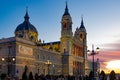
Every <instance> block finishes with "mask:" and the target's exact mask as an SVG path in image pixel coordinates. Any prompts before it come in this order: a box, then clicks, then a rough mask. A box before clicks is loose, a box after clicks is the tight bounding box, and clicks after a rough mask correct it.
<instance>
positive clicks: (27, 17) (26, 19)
mask: <svg viewBox="0 0 120 80" xmlns="http://www.w3.org/2000/svg"><path fill="white" fill-rule="evenodd" d="M24 18H25V21H29V15H28V7H26V14H25V16H24Z"/></svg>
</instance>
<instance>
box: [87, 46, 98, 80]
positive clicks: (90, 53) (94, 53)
mask: <svg viewBox="0 0 120 80" xmlns="http://www.w3.org/2000/svg"><path fill="white" fill-rule="evenodd" d="M87 53H88V54H89V55H91V56H92V60H93V62H92V69H93V75H92V76H93V80H95V71H94V70H95V68H94V67H95V65H94V56H95V55H96V54H98V53H99V47H97V48H96V51H95V50H94V45H92V51H91V52H90V50H88V51H87Z"/></svg>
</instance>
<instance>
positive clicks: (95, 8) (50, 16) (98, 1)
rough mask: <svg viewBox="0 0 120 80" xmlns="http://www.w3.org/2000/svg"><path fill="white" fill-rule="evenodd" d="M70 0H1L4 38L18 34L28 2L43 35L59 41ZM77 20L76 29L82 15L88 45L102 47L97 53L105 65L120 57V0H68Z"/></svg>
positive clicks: (0, 33)
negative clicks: (66, 4)
mask: <svg viewBox="0 0 120 80" xmlns="http://www.w3.org/2000/svg"><path fill="white" fill-rule="evenodd" d="M65 2H66V0H0V38H8V37H13V36H14V30H15V29H16V27H17V26H18V25H19V24H20V23H22V22H23V21H24V15H25V12H26V6H28V13H29V16H30V22H31V23H32V24H33V25H34V26H35V27H36V28H37V30H38V32H39V39H41V40H44V41H45V42H51V41H59V40H60V33H61V23H60V22H61V17H62V15H63V13H64V10H65ZM67 2H68V8H69V13H70V15H71V17H72V21H73V25H72V27H73V32H74V31H75V30H76V28H77V27H80V23H81V16H83V20H84V25H85V28H86V30H87V44H88V49H90V50H91V49H92V44H94V46H95V47H100V53H99V54H98V55H96V58H99V60H100V63H101V68H105V69H106V67H105V66H106V64H107V62H109V61H113V60H120V0H67Z"/></svg>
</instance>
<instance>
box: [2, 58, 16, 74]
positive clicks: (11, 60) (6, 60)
mask: <svg viewBox="0 0 120 80" xmlns="http://www.w3.org/2000/svg"><path fill="white" fill-rule="evenodd" d="M2 61H3V62H7V63H8V72H7V74H8V76H10V73H11V71H12V70H11V71H10V69H12V68H10V63H11V65H12V62H15V57H8V58H4V57H2Z"/></svg>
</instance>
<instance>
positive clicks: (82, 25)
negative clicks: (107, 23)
mask: <svg viewBox="0 0 120 80" xmlns="http://www.w3.org/2000/svg"><path fill="white" fill-rule="evenodd" d="M80 28H85V27H84V22H83V15H82V16H81V26H80Z"/></svg>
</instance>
